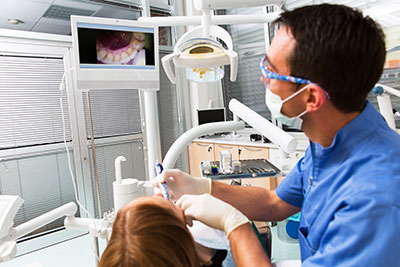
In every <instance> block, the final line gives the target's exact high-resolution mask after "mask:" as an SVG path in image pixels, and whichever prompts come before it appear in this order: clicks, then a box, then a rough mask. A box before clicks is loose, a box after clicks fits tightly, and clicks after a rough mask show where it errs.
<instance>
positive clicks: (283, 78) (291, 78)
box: [260, 56, 313, 84]
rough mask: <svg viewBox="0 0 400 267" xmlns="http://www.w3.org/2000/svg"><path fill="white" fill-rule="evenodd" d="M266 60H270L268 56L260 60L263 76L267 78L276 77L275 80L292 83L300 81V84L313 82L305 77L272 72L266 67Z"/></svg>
mask: <svg viewBox="0 0 400 267" xmlns="http://www.w3.org/2000/svg"><path fill="white" fill-rule="evenodd" d="M265 62H268V60H267V57H266V56H264V57H263V58H262V59H261V62H260V68H261V72H262V74H263V76H264V77H265V78H267V79H274V80H280V81H285V82H291V83H298V84H310V83H313V82H312V81H310V80H307V79H303V78H298V77H294V76H289V75H281V74H278V73H276V72H272V71H270V70H267V68H266V67H265Z"/></svg>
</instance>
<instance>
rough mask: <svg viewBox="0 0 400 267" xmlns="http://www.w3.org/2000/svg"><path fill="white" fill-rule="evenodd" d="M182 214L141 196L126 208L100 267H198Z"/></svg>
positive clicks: (162, 201)
mask: <svg viewBox="0 0 400 267" xmlns="http://www.w3.org/2000/svg"><path fill="white" fill-rule="evenodd" d="M199 265H200V264H199V260H198V257H197V254H196V250H195V246H194V240H193V237H192V235H191V234H190V232H189V230H188V229H187V227H186V225H185V223H184V217H183V213H182V211H181V210H180V209H178V208H177V207H176V206H175V205H174V204H172V203H171V202H170V201H167V200H165V199H163V198H160V197H142V198H138V199H135V200H134V201H132V202H130V203H129V204H128V205H126V206H125V207H123V208H122V209H121V210H120V211H119V212H118V214H117V218H116V219H115V221H114V225H113V231H112V234H111V239H110V241H109V243H108V246H107V248H106V250H105V251H104V253H103V255H102V257H101V260H100V263H99V267H106V266H107V267H113V266H118V267H128V266H129V267H133V266H146V267H147V266H182V267H183V266H199Z"/></svg>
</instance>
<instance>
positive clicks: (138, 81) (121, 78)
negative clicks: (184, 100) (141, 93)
mask: <svg viewBox="0 0 400 267" xmlns="http://www.w3.org/2000/svg"><path fill="white" fill-rule="evenodd" d="M71 29H72V48H73V55H74V69H75V73H76V82H77V88H78V89H80V90H92V89H151V90H159V86H160V85H159V54H158V27H157V26H154V25H151V24H149V23H143V22H138V21H133V20H120V19H108V18H95V17H82V16H71Z"/></svg>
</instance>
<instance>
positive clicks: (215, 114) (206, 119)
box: [197, 108, 225, 125]
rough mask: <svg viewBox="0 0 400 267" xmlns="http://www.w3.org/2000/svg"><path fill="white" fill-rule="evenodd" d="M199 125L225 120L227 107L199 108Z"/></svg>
mask: <svg viewBox="0 0 400 267" xmlns="http://www.w3.org/2000/svg"><path fill="white" fill-rule="evenodd" d="M197 116H198V119H199V125H201V124H204V123H210V122H218V121H225V108H212V109H198V110H197Z"/></svg>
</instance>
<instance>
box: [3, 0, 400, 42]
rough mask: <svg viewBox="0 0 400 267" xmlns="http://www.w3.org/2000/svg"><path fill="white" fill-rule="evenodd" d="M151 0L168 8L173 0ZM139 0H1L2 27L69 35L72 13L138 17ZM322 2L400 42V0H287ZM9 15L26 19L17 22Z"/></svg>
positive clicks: (289, 2)
mask: <svg viewBox="0 0 400 267" xmlns="http://www.w3.org/2000/svg"><path fill="white" fill-rule="evenodd" d="M150 1H151V4H152V5H156V6H157V5H158V6H165V7H167V8H168V4H169V2H170V1H172V0H150ZM175 1H176V0H175ZM183 1H192V0H183ZM243 1H246V0H243ZM247 1H248V0H247ZM139 3H140V0H1V1H0V28H6V29H15V30H25V31H34V32H44V33H55V34H64V35H69V34H70V32H71V29H70V22H69V20H68V18H69V15H70V14H74V15H86V16H96V17H108V18H119V19H136V18H137V17H138V15H139V12H138V10H137V8H135V7H134V5H135V4H136V5H138V4H139ZM154 3H155V4H154ZM319 3H335V4H345V5H348V6H351V7H354V8H358V9H360V10H362V11H363V12H364V13H365V14H368V15H369V16H371V17H372V18H374V19H375V20H377V21H378V22H379V23H380V24H381V25H382V27H384V29H385V33H386V35H387V47H388V48H390V47H394V46H397V45H399V44H400V0H286V1H285V5H284V7H285V8H286V9H293V8H296V7H299V6H303V5H311V4H319ZM8 19H19V20H21V21H23V22H24V23H21V24H18V25H14V24H10V23H9V21H8Z"/></svg>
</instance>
